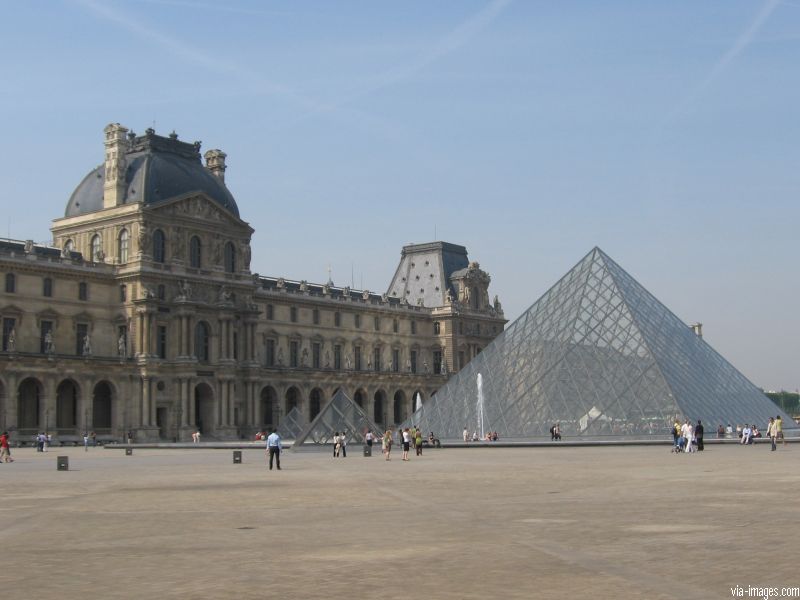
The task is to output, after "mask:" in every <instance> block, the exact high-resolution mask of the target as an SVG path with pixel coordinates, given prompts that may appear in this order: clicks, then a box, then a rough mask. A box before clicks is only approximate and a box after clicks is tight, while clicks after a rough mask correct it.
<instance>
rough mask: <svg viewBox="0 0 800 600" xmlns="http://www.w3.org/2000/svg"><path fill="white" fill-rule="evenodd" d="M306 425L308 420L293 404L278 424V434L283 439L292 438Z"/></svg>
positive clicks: (295, 437)
mask: <svg viewBox="0 0 800 600" xmlns="http://www.w3.org/2000/svg"><path fill="white" fill-rule="evenodd" d="M307 426H308V421H307V420H306V418H305V417H304V416H303V413H301V412H300V410H299V409H298V408H297V407H296V406H295V407H294V408H292V410H290V411H289V412H288V413H286V416H285V417H283V419H281V422H280V425H278V435H280V436H281V439H283V440H294V439H297V436H298V435H300V434H301V433H302V432H303V430H304V429H305V428H306V427H307Z"/></svg>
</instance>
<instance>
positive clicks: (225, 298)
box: [217, 285, 233, 304]
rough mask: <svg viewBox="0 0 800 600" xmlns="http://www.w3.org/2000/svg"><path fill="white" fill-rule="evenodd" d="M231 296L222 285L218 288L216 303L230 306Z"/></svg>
mask: <svg viewBox="0 0 800 600" xmlns="http://www.w3.org/2000/svg"><path fill="white" fill-rule="evenodd" d="M232 298H233V295H232V294H231V293H230V291H229V290H228V288H227V287H225V286H224V285H221V286H219V292H218V293H217V302H222V303H224V304H230V302H231V300H232Z"/></svg>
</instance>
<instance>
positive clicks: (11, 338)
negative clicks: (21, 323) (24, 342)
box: [6, 327, 17, 352]
mask: <svg viewBox="0 0 800 600" xmlns="http://www.w3.org/2000/svg"><path fill="white" fill-rule="evenodd" d="M6 347H7V348H8V351H9V352H16V350H17V329H16V327H12V328H11V331H9V332H8V342H7V346H6Z"/></svg>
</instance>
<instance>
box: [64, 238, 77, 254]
mask: <svg viewBox="0 0 800 600" xmlns="http://www.w3.org/2000/svg"><path fill="white" fill-rule="evenodd" d="M64 252H75V242H73V241H72V240H67V241H66V242H65V243H64Z"/></svg>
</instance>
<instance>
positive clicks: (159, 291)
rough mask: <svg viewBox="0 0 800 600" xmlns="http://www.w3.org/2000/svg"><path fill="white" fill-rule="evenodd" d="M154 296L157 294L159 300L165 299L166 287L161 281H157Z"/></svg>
mask: <svg viewBox="0 0 800 600" xmlns="http://www.w3.org/2000/svg"><path fill="white" fill-rule="evenodd" d="M156 290H157V292H156V296H158V299H159V300H166V299H167V288H166V287H165V286H164V284H163V283H159V284H158V287H157V288H156Z"/></svg>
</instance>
